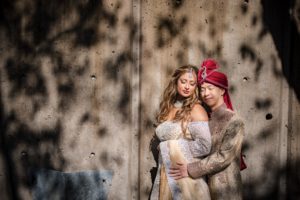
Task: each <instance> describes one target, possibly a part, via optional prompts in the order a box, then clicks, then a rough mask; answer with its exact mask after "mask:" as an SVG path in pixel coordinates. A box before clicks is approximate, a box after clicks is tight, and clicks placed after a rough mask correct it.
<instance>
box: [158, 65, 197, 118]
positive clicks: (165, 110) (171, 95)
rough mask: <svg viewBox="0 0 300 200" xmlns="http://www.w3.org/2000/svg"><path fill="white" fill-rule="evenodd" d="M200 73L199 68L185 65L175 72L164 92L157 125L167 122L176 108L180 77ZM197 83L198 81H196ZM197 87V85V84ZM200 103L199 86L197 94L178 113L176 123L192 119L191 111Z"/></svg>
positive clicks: (190, 97)
mask: <svg viewBox="0 0 300 200" xmlns="http://www.w3.org/2000/svg"><path fill="white" fill-rule="evenodd" d="M191 71H192V72H193V73H195V74H196V76H197V73H198V69H197V67H195V66H193V65H184V66H182V67H179V68H177V69H176V70H175V72H174V73H173V75H172V78H171V80H170V82H169V84H168V86H167V87H166V89H165V90H164V93H163V96H162V100H161V102H160V104H159V112H158V114H157V116H156V121H157V123H162V122H164V121H166V120H167V117H168V115H169V113H170V111H171V109H172V108H174V103H175V102H176V100H177V98H178V96H179V94H178V93H177V82H178V79H179V78H180V76H182V75H183V74H184V73H187V72H191ZM196 81H197V79H196ZM196 85H197V84H196ZM196 103H199V89H198V86H196V88H195V92H194V93H193V94H192V95H191V96H189V97H187V98H185V99H184V101H183V105H182V107H181V108H180V109H179V110H178V111H177V112H176V114H175V118H174V121H182V124H183V123H184V122H187V121H188V120H189V118H190V114H191V110H192V108H193V106H194V105H195V104H196Z"/></svg>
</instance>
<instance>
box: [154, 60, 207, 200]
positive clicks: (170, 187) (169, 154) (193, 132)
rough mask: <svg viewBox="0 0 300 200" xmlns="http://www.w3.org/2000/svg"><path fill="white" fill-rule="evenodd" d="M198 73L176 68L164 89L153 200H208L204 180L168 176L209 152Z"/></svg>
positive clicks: (159, 121)
mask: <svg viewBox="0 0 300 200" xmlns="http://www.w3.org/2000/svg"><path fill="white" fill-rule="evenodd" d="M197 71H198V70H197V68H196V67H194V66H191V65H187V66H182V67H179V68H178V69H176V70H175V72H174V74H173V75H172V78H171V80H170V82H169V84H168V86H167V87H166V89H165V90H164V93H163V98H162V101H161V103H160V109H159V113H158V115H157V122H158V126H157V128H156V130H155V132H156V135H157V137H158V138H159V140H160V144H159V149H160V151H159V152H160V153H159V166H158V171H157V175H156V178H155V181H154V185H153V189H152V193H151V199H152V200H154V199H157V200H158V199H160V200H162V199H163V200H168V199H186V200H192V199H201V200H207V199H208V200H209V199H210V194H209V189H208V186H207V183H206V182H205V179H204V178H203V177H200V178H197V179H192V178H190V177H186V178H183V179H180V180H175V179H174V178H172V177H171V176H170V175H169V170H170V168H171V167H173V166H175V165H178V164H182V163H190V162H195V161H197V160H199V159H201V158H202V157H203V156H205V155H207V154H209V152H210V149H211V135H210V131H209V127H208V116H207V113H206V111H205V110H204V108H203V107H202V106H201V105H200V102H199V97H198V94H199V92H198V88H197Z"/></svg>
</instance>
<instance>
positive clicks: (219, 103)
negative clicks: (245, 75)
mask: <svg viewBox="0 0 300 200" xmlns="http://www.w3.org/2000/svg"><path fill="white" fill-rule="evenodd" d="M222 105H224V101H223V99H222V101H219V102H218V103H217V104H216V105H215V106H213V107H211V110H212V111H215V110H216V109H218V108H219V107H221V106H222Z"/></svg>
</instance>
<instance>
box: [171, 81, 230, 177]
mask: <svg viewBox="0 0 300 200" xmlns="http://www.w3.org/2000/svg"><path fill="white" fill-rule="evenodd" d="M224 93H225V90H224V89H222V88H219V87H217V86H215V85H213V84H210V83H206V82H204V83H203V84H202V85H201V90H200V94H201V97H202V99H203V101H204V103H206V104H207V105H208V106H209V107H210V108H211V110H212V111H214V110H216V109H217V108H218V107H219V106H221V105H222V104H223V103H224V99H223V95H224ZM202 109H203V107H202ZM203 110H204V109H203ZM199 111H200V110H199ZM204 112H205V111H204ZM205 113H206V112H205ZM206 115H207V114H206ZM206 121H207V120H206ZM169 174H170V176H172V177H173V178H174V179H175V180H178V179H181V178H184V177H188V176H189V174H188V170H187V163H176V165H174V166H173V167H171V168H170V172H169Z"/></svg>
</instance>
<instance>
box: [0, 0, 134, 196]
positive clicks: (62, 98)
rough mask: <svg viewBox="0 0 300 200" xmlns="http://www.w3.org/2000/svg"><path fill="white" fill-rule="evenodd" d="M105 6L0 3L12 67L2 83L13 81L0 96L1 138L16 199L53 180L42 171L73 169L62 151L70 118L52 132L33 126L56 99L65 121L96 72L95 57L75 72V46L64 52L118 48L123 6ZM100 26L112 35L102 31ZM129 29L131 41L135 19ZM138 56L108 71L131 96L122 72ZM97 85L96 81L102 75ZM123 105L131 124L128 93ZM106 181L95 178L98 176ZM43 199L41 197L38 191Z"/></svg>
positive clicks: (110, 63)
mask: <svg viewBox="0 0 300 200" xmlns="http://www.w3.org/2000/svg"><path fill="white" fill-rule="evenodd" d="M105 6H107V5H104V3H103V2H102V1H98V0H91V1H76V2H75V1H63V2H62V1H60V0H46V1H41V0H33V1H30V3H26V2H25V3H20V2H15V1H9V0H3V1H1V2H0V33H1V39H2V42H1V43H2V44H3V46H5V48H6V49H1V57H2V59H4V60H3V63H4V64H3V67H2V68H1V71H0V76H1V78H2V77H6V78H7V82H6V86H7V87H6V88H5V89H6V90H5V92H4V91H3V90H2V85H1V91H0V97H1V98H0V117H1V118H0V120H1V138H0V139H1V154H2V157H3V166H4V172H3V173H4V174H5V177H6V180H5V181H6V184H7V185H8V186H7V187H8V188H9V190H10V191H9V192H8V193H9V196H10V198H11V199H21V196H20V188H24V187H26V188H33V187H34V186H36V181H41V180H44V177H46V176H48V175H49V174H48V173H38V174H39V175H40V176H39V175H37V173H36V172H40V171H39V170H41V169H45V170H58V171H57V172H58V173H60V172H59V171H63V170H64V168H65V167H66V166H67V165H68V164H69V163H68V161H67V159H66V158H65V157H64V154H63V149H61V145H62V141H61V140H62V134H63V132H64V130H63V127H64V126H63V125H64V123H65V121H63V120H65V119H64V118H63V117H59V116H56V117H57V119H55V120H54V123H53V125H52V126H50V125H49V127H48V128H41V129H35V127H32V124H31V122H32V121H33V120H34V119H35V118H36V116H37V114H38V113H39V112H40V111H41V110H43V109H45V108H47V107H48V106H49V104H51V102H50V99H51V95H57V105H51V106H53V107H57V109H58V110H59V112H60V113H61V114H62V115H63V114H64V113H65V112H67V111H69V110H70V109H71V106H72V102H73V101H74V100H73V99H76V96H78V92H79V91H78V83H77V82H78V81H76V80H77V79H79V78H83V76H86V75H88V76H90V75H89V74H87V73H88V72H89V70H90V66H91V61H90V60H89V59H88V57H87V58H86V59H85V60H84V61H83V62H82V64H77V65H75V66H74V63H73V61H74V59H70V56H72V55H71V54H72V52H66V48H67V47H66V48H64V47H63V48H62V47H61V46H64V45H62V44H68V45H70V46H68V48H70V49H72V50H76V51H82V50H86V49H91V48H93V47H95V45H98V44H101V43H104V42H106V43H108V44H111V45H116V43H117V41H116V40H117V39H116V38H114V37H112V36H111V34H110V33H111V31H113V30H115V29H116V24H117V21H118V20H121V19H118V14H119V11H120V8H121V7H122V1H117V2H115V3H111V4H110V5H108V6H110V7H111V9H107V7H105ZM100 24H101V26H103V27H105V29H99V25H100ZM124 24H125V25H126V26H127V28H128V31H129V33H130V34H129V36H128V37H129V40H132V37H133V36H134V34H135V32H134V30H135V29H134V25H133V24H132V23H130V20H129V17H127V18H125V19H124ZM82 52H83V51H82ZM130 55H131V49H130V48H128V49H125V50H124V51H123V50H122V51H121V52H118V55H117V56H115V54H112V55H111V57H109V58H108V59H106V60H105V61H104V63H106V64H107V65H105V67H106V68H105V70H104V71H105V72H106V74H105V75H106V78H108V79H110V80H112V81H119V82H124V83H125V84H124V91H128V89H129V88H130V83H129V82H128V80H126V78H125V77H124V76H123V75H122V74H123V73H122V66H125V65H126V64H128V63H131V62H132V59H131V56H130ZM4 56H6V57H4ZM114 57H116V59H114ZM45 60H47V61H49V63H48V64H49V65H48V66H46V67H47V68H50V69H48V72H49V73H51V77H53V80H49V76H46V75H45V71H43V70H44V68H43V67H42V65H43V63H44V62H45ZM108 68H109V69H108ZM120 74H121V75H120ZM92 78H93V79H95V77H94V75H93V77H92ZM49 81H52V82H53V84H51V85H54V86H55V87H54V89H53V88H49ZM1 84H2V83H1ZM54 90H55V92H54V93H55V94H53V91H54ZM19 102H21V103H23V104H22V105H21V106H18V107H16V104H21V103H19ZM8 104H9V105H11V106H9V107H8V106H7V105H8ZM117 106H118V108H119V109H120V111H121V113H122V115H123V116H124V119H125V118H126V119H128V116H129V111H128V110H129V109H128V108H129V96H128V93H126V92H124V93H123V94H121V97H120V100H119V105H117ZM88 112H89V111H86V113H88ZM20 114H21V115H22V116H21V115H20ZM90 119H93V116H90V115H86V114H85V115H84V116H83V117H82V120H81V124H80V125H83V124H84V123H86V122H88V121H89V120H90ZM105 130H106V127H101V129H100V130H99V134H101V135H104V133H106V131H105ZM99 173H100V172H99ZM50 174H51V173H50ZM53 174H55V173H53ZM94 175H95V176H94ZM98 175H99V174H97V172H95V174H93V173H92V175H91V176H93V177H98ZM53 177H56V175H53ZM64 177H67V178H65V179H64V180H71V179H72V180H75V179H76V178H71V179H69V178H68V177H70V176H69V174H67V175H66V176H64ZM80 177H82V176H81V175H80ZM99 177H100V175H99ZM99 177H98V178H99ZM99 180H100V178H99ZM103 180H104V179H103ZM107 180H109V179H107ZM73 186H74V185H73ZM73 186H72V187H73ZM76 187H77V186H76ZM76 187H75V186H74V188H76ZM44 189H45V188H44ZM35 194H37V195H39V193H38V192H36V193H35Z"/></svg>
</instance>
